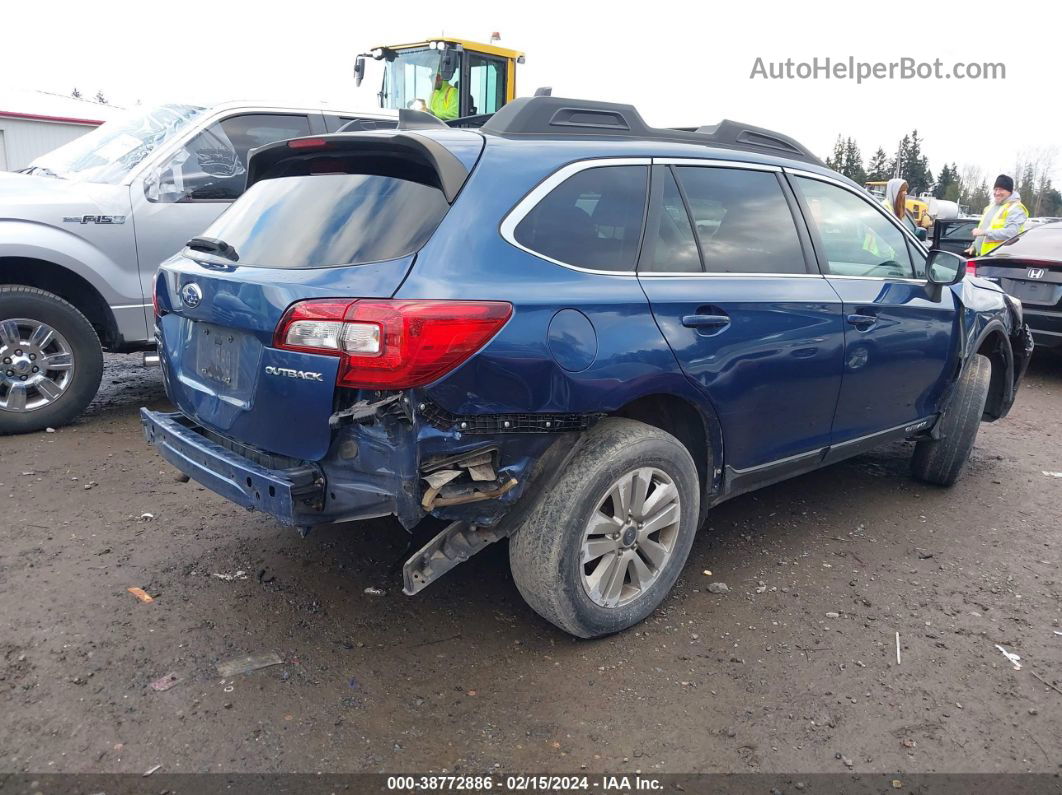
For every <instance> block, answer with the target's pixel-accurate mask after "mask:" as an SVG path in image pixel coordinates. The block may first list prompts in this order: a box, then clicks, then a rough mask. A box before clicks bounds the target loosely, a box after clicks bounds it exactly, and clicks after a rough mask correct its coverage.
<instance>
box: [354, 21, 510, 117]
mask: <svg viewBox="0 0 1062 795" xmlns="http://www.w3.org/2000/svg"><path fill="white" fill-rule="evenodd" d="M495 35H497V34H495ZM493 38H494V37H492V39H493ZM367 58H372V59H374V60H377V61H383V64H384V74H383V84H382V85H381V87H380V91H379V93H378V96H379V98H380V107H381V108H390V109H392V110H400V109H404V108H411V109H414V110H427V109H428V105H429V103H430V98H431V94H432V91H433V90H434V88H435V86H434V82H435V76H436V75H437V74H438V75H441V76H442V78H443V80H445V81H446V82H447V83H449V84H450V85H452V86H453V87H454V88H456V89H457V91H458V96H459V100H458V104H459V109H458V113H457V116H458V118H465V117H469V116H483V115H487V114H491V113H494V112H495V111H497V110H499V109H500V108H501V107H502V105H504V104H505V103H507V102H509V101H511V100H512V99H513V98H515V97H516V65H517V64H522V63H523V62H524V54H523V53H522V52H520V51H518V50H510V49H508V48H506V47H498V46H497V45H495V44H493V43H492V44H482V43H479V42H475V41H470V40H468V39H455V38H451V37H448V36H437V37H435V38H430V39H424V40H423V41H416V42H411V43H408V44H389V45H384V46H380V47H374V48H373V49H372V50H371V51H369V52H367V53H362V54H361V55H359V56H357V59H356V60H355V61H354V80H355V84H356V85H359V86H360V85H361V81H362V80H363V79H364V77H365V65H366V59H367Z"/></svg>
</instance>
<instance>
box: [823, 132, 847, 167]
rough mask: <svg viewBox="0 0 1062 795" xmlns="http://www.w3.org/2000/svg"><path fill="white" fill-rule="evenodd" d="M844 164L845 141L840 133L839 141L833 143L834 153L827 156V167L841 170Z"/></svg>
mask: <svg viewBox="0 0 1062 795" xmlns="http://www.w3.org/2000/svg"><path fill="white" fill-rule="evenodd" d="M843 166H844V141H843V140H841V135H840V133H838V134H837V142H836V143H835V144H834V145H833V154H832V155H830V156H829V157H827V158H826V168H832V169H833V170H834V171H840V170H841V168H842V167H843Z"/></svg>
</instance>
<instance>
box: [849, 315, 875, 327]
mask: <svg viewBox="0 0 1062 795" xmlns="http://www.w3.org/2000/svg"><path fill="white" fill-rule="evenodd" d="M845 319H846V320H847V321H848V322H849V323H851V324H852V325H853V326H855V327H856V328H858V329H868V328H870V327H871V326H873V325H874V324H875V323H877V322H878V319H877V318H876V317H874V316H873V315H860V314H853V315H849V316H848V317H847V318H845Z"/></svg>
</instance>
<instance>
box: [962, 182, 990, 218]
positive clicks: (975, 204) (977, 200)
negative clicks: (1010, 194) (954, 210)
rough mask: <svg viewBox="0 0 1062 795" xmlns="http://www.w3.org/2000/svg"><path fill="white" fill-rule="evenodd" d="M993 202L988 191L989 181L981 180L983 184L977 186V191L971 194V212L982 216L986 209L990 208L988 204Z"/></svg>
mask: <svg viewBox="0 0 1062 795" xmlns="http://www.w3.org/2000/svg"><path fill="white" fill-rule="evenodd" d="M989 201H991V194H990V193H989V190H988V181H987V180H981V184H980V185H978V186H977V189H976V190H974V191H973V193H971V194H970V201H969V202H968V204H969V205H970V212H972V213H974V214H976V215H980V214H981V213H982V212H984V209H985V207H987V206H988V202H989Z"/></svg>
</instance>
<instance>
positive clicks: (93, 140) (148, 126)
mask: <svg viewBox="0 0 1062 795" xmlns="http://www.w3.org/2000/svg"><path fill="white" fill-rule="evenodd" d="M204 110H205V108H200V107H196V106H194V105H160V106H159V107H155V108H150V109H148V110H143V109H140V110H137V111H135V112H131V113H129V114H128V115H126V116H123V117H119V118H117V119H113V120H111V121H109V122H107V123H106V124H102V125H100V126H99V127H97V128H96V129H95V130H93V131H92V132H90V133H88V134H87V135H82V136H81V137H80V138H75V139H74V140H73V141H71V142H70V143H68V144H65V145H63V146H60V147H59V148H58V149H54V150H52V151H51V152H49V153H48V154H46V155H41V156H40V157H38V158H37V159H36V160H34V161H33V162H32V163H30V165H29V167H28V168H27V169H25V171H26V173H29V174H42V175H44V176H49V177H61V178H62V179H72V180H77V181H80V182H105V183H109V184H112V185H113V184H117V183H118V182H120V181H121V180H122V178H123V177H125V175H126V174H128V173H129V171H130V170H132V169H133V167H134V166H136V165H137V164H138V163H139V162H141V161H142V160H143V159H144V158H145V157H147V156H148V155H149V154H151V152H152V151H154V150H155V149H156V148H157V147H158V146H160V145H161V144H162V143H163V142H164V141H166V140H168V139H170V138H172V137H173V136H175V135H177V134H178V133H180V132H181V131H183V130H184V129H185V128H186V127H187V126H188V125H189V124H190V123H191V122H192V120H193V119H195V118H196V117H197V116H199V115H200V114H201V113H203V111H204Z"/></svg>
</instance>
